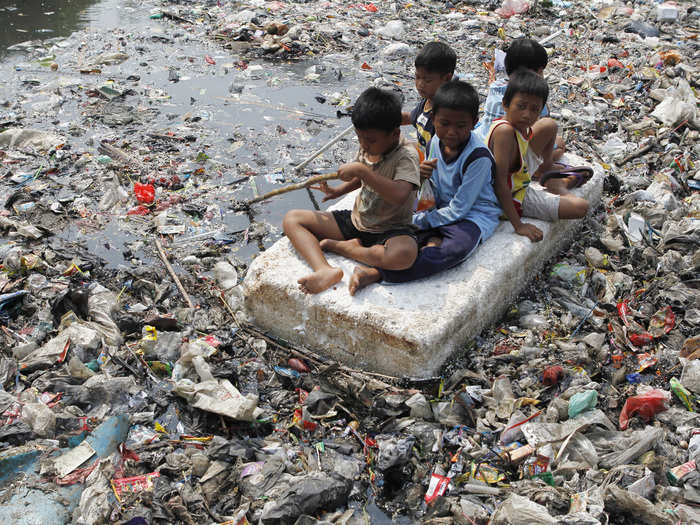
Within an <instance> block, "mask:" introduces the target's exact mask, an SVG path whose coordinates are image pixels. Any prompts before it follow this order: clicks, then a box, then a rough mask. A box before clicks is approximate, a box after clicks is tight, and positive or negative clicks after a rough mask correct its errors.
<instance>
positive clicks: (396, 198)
mask: <svg viewBox="0 0 700 525" xmlns="http://www.w3.org/2000/svg"><path fill="white" fill-rule="evenodd" d="M414 169H415V168H414ZM338 175H339V176H340V180H344V181H352V180H353V179H358V180H360V181H362V182H364V183H365V184H367V185H368V186H369V187H370V188H372V189H373V190H374V191H376V192H377V193H378V194H379V195H380V196H381V197H382V199H384V200H385V201H387V202H390V203H392V204H403V203H404V202H405V201H406V199H408V197H409V196H410V195H411V192H412V191H413V190H414V189H415V186H414V185H413V184H411V183H410V182H408V181H405V180H401V179H398V180H391V179H388V178H386V177H382V176H381V175H378V174H377V173H375V172H374V170H372V169H370V168H369V167H367V166H365V165H364V164H362V163H361V162H351V163H350V164H343V165H342V166H341V167H340V168H338Z"/></svg>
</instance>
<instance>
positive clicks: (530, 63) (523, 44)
mask: <svg viewBox="0 0 700 525" xmlns="http://www.w3.org/2000/svg"><path fill="white" fill-rule="evenodd" d="M548 60H549V59H548V57H547V50H546V49H545V48H544V47H542V45H541V44H540V43H539V42H536V41H535V40H532V39H531V38H526V37H520V38H516V39H515V40H513V41H512V42H511V44H510V46H509V47H508V49H507V50H506V58H505V66H506V73H507V74H508V76H510V74H511V73H512V72H513V71H515V70H516V69H518V68H521V67H524V68H527V69H531V70H533V71H537V70H538V69H544V68H545V67H547V61H548Z"/></svg>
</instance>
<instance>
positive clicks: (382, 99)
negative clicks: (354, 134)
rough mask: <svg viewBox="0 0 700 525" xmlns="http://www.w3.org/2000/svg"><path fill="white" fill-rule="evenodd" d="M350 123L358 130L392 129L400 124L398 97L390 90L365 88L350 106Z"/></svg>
mask: <svg viewBox="0 0 700 525" xmlns="http://www.w3.org/2000/svg"><path fill="white" fill-rule="evenodd" d="M352 125H353V126H355V127H356V128H357V129H360V130H365V129H380V130H382V131H386V132H387V133H389V132H391V131H394V130H395V129H396V128H398V127H399V126H401V102H400V101H399V98H398V97H397V96H396V95H394V94H393V93H391V92H390V91H385V90H383V89H379V88H376V87H371V88H368V89H365V90H364V91H363V92H362V94H361V95H360V96H359V97H357V100H356V101H355V106H354V107H353V108H352Z"/></svg>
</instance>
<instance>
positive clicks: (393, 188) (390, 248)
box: [283, 88, 420, 293]
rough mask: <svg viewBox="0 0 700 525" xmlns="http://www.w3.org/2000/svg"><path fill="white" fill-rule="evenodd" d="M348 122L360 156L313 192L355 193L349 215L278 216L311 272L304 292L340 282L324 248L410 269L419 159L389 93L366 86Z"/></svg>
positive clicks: (302, 212) (303, 212)
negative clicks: (403, 133) (334, 183)
mask: <svg viewBox="0 0 700 525" xmlns="http://www.w3.org/2000/svg"><path fill="white" fill-rule="evenodd" d="M352 123H353V125H354V126H355V133H357V138H358V139H359V141H360V151H359V153H358V154H357V157H356V159H355V161H354V162H351V163H349V164H343V165H342V166H340V168H338V175H339V176H340V179H341V180H342V181H344V184H341V185H340V186H337V187H335V188H331V187H329V186H328V184H326V183H322V184H320V185H319V186H316V187H315V189H318V190H320V191H322V192H323V193H325V194H326V196H325V198H324V201H326V200H329V199H335V198H338V197H340V196H342V195H345V194H346V193H349V192H351V191H353V190H356V189H357V188H361V190H360V193H359V194H358V195H357V198H356V199H355V205H354V207H353V209H352V212H351V211H350V210H339V211H334V212H320V211H311V210H291V211H289V212H288V213H287V214H286V215H285V217H284V221H283V226H284V232H285V233H286V235H287V237H288V238H289V241H290V242H291V243H292V245H293V246H294V248H296V250H297V252H299V254H300V255H301V256H302V257H303V258H304V259H305V260H306V262H308V263H309V265H310V266H311V268H312V269H313V273H311V274H309V275H307V276H305V277H302V278H300V279H299V280H298V283H299V288H300V289H301V290H302V291H304V292H306V293H319V292H322V291H323V290H326V289H328V288H330V287H331V286H333V285H334V284H336V283H338V282H339V281H340V280H341V279H342V278H343V271H342V270H341V269H340V268H336V267H333V266H331V265H330V264H328V261H327V260H326V258H325V256H324V255H323V250H326V251H333V252H335V253H338V254H340V255H343V256H345V257H349V258H351V259H354V260H356V261H359V262H361V263H363V264H366V265H368V266H374V267H377V268H384V269H387V270H405V269H407V268H410V267H411V265H413V262H414V261H415V260H416V256H417V254H418V245H417V243H416V237H415V234H414V233H413V231H414V230H413V226H412V225H411V220H412V215H413V205H414V202H415V197H416V190H417V188H418V186H419V185H420V176H419V174H418V154H417V152H416V150H415V148H414V147H413V146H412V145H409V144H408V143H407V142H406V141H405V140H404V139H402V138H401V130H400V126H401V103H400V102H399V100H398V99H397V98H396V97H395V96H394V95H393V94H392V93H390V92H388V91H383V90H381V89H378V88H369V89H367V90H366V91H364V92H363V93H362V94H361V95H360V97H359V98H358V99H357V101H356V102H355V106H354V108H353V112H352Z"/></svg>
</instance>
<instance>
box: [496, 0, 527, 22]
mask: <svg viewBox="0 0 700 525" xmlns="http://www.w3.org/2000/svg"><path fill="white" fill-rule="evenodd" d="M528 9H530V4H529V3H528V2H525V1H524V0H503V5H502V6H501V7H499V8H498V9H496V14H497V15H498V16H500V17H501V18H510V17H511V16H513V15H519V14H521V13H524V12H525V11H527V10H528Z"/></svg>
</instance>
